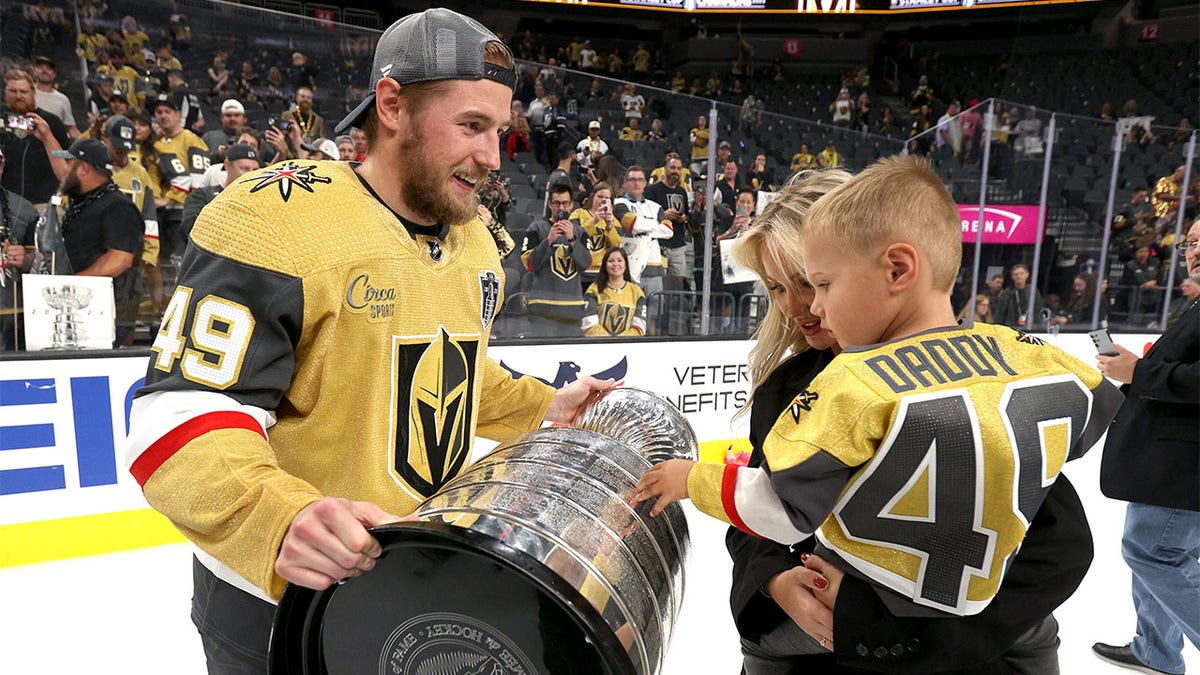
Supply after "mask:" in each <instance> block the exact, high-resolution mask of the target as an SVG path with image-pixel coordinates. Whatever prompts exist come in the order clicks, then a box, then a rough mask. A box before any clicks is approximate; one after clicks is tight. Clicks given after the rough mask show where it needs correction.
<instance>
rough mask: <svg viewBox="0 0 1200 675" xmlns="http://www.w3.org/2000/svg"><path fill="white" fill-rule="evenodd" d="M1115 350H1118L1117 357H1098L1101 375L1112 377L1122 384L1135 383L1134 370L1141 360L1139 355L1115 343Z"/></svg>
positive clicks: (1097, 361) (1101, 355)
mask: <svg viewBox="0 0 1200 675" xmlns="http://www.w3.org/2000/svg"><path fill="white" fill-rule="evenodd" d="M1113 349H1116V350H1117V355H1116V356H1105V355H1103V354H1100V355H1098V356H1096V367H1097V368H1098V369H1099V370H1100V374H1101V375H1104V376H1105V377H1111V378H1112V379H1114V380H1116V381H1117V382H1120V383H1121V384H1129V383H1130V382H1133V369H1134V367H1135V366H1137V362H1138V360H1139V359H1138V357H1137V355H1136V354H1134V353H1133V352H1131V351H1129V350H1128V349H1125V348H1124V347H1122V346H1121V345H1119V344H1115V343H1114V344H1113Z"/></svg>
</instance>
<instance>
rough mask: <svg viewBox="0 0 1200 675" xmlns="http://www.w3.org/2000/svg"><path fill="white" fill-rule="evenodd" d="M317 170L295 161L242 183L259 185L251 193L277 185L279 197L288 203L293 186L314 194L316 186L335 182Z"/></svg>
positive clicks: (258, 173) (311, 165)
mask: <svg viewBox="0 0 1200 675" xmlns="http://www.w3.org/2000/svg"><path fill="white" fill-rule="evenodd" d="M317 168H318V167H317V165H316V164H309V165H300V164H297V163H295V162H294V161H287V162H283V163H282V164H276V165H275V166H272V167H271V168H269V169H263V170H262V171H259V172H255V173H254V174H252V175H250V176H248V177H246V178H244V179H243V180H242V182H243V183H257V185H255V186H254V187H252V188H250V192H258V191H259V190H262V189H264V188H266V187H268V186H270V185H276V186H278V187H279V196H280V197H283V201H285V202H286V201H287V200H288V199H290V198H291V196H292V187H293V186H294V187H298V188H300V189H302V190H305V191H306V192H312V191H313V186H314V185H318V184H327V183H332V182H333V179H332V178H330V177H329V176H321V175H319V174H316V173H314V172H315V171H316V170H317Z"/></svg>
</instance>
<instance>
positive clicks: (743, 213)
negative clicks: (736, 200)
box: [735, 206, 750, 217]
mask: <svg viewBox="0 0 1200 675" xmlns="http://www.w3.org/2000/svg"><path fill="white" fill-rule="evenodd" d="M735 215H737V216H739V217H740V216H748V215H750V211H748V210H747V209H746V207H744V206H739V207H737V213H736V214H735Z"/></svg>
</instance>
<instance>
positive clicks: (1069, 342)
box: [0, 334, 1157, 567]
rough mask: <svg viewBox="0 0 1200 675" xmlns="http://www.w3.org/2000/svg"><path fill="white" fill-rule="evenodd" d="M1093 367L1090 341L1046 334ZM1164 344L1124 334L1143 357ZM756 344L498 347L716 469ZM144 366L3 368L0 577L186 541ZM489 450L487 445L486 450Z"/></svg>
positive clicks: (734, 434)
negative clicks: (170, 510) (668, 437)
mask: <svg viewBox="0 0 1200 675" xmlns="http://www.w3.org/2000/svg"><path fill="white" fill-rule="evenodd" d="M1043 337H1045V339H1047V340H1048V341H1050V342H1052V343H1053V344H1057V345H1058V346H1060V347H1062V348H1064V349H1066V350H1067V351H1068V352H1070V353H1072V354H1074V355H1075V356H1076V357H1078V358H1081V359H1083V360H1084V361H1085V362H1087V363H1093V362H1094V360H1095V350H1094V348H1093V347H1092V344H1091V340H1090V339H1089V338H1088V336H1087V335H1082V334H1080V335H1058V336H1043ZM1155 337H1157V336H1153V335H1150V336H1147V335H1116V336H1114V338H1113V339H1114V341H1116V342H1118V343H1120V344H1122V345H1123V346H1125V347H1127V348H1129V349H1130V350H1132V351H1133V352H1135V353H1138V354H1141V353H1143V352H1144V351H1145V349H1146V347H1147V346H1148V345H1149V344H1150V343H1151V342H1152V341H1153V340H1154V339H1155ZM751 345H752V343H751V342H748V341H719V342H718V341H714V342H676V343H668V342H647V343H638V342H596V343H573V344H564V345H528V346H504V347H494V348H492V349H490V350H489V356H491V357H492V358H493V359H494V360H496V361H497V362H499V363H500V364H501V365H503V366H504V367H505V368H507V369H509V370H510V371H512V372H514V373H521V374H525V375H531V376H533V377H537V378H539V379H541V380H543V381H545V382H548V383H550V384H553V385H556V386H562V385H564V384H568V383H570V382H573V381H575V380H576V379H578V378H579V377H582V376H585V375H593V376H596V377H600V378H608V377H612V378H613V379H615V380H617V381H618V382H620V383H622V384H625V385H627V386H632V387H639V388H643V389H648V390H650V391H653V392H655V393H657V394H659V395H660V396H663V397H664V398H666V399H667V400H669V401H670V402H671V403H673V404H674V405H676V406H677V407H678V408H679V409H680V410H681V411H682V412H683V413H684V414H685V415H686V416H687V418H688V420H689V421H690V422H691V424H692V426H693V427H694V428H695V430H696V435H697V437H698V438H699V440H700V441H701V454H702V456H703V458H704V459H705V460H707V461H724V459H725V458H726V455H727V453H728V452H729V450H730V448H731V446H732V447H733V450H734V451H735V452H736V451H740V450H744V449H746V444H745V440H744V438H743V437H744V436H745V433H746V432H745V429H746V427H747V420H746V419H745V418H741V419H739V421H738V423H734V422H733V421H732V418H733V415H734V414H735V413H736V412H737V411H738V410H739V409H740V408H741V407H742V406H743V405H744V404H745V401H746V398H747V396H748V390H749V370H748V369H747V367H746V357H747V354H748V353H749V349H750V347H751ZM146 358H147V357H146V356H144V355H137V356H129V357H114V358H80V359H52V360H20V361H18V360H6V361H4V362H0V567H10V566H13V565H20V564H25V563H31V562H40V561H45V560H54V559H60V558H69V557H76V556H80V555H92V554H96V553H105V552H111V551H119V550H128V549H133V548H140V547H144V546H153V545H157V544H163V543H168V542H176V541H181V540H182V537H181V535H179V534H178V532H176V531H175V529H174V528H173V527H172V526H171V525H170V524H169V523H167V521H166V520H165V519H164V518H162V517H161V516H159V515H158V514H156V513H155V512H154V511H152V510H150V509H149V508H148V507H147V505H146V502H145V500H144V499H143V497H142V493H141V490H140V488H139V487H138V485H137V483H136V481H134V479H133V477H132V476H131V475H130V474H129V472H128V471H126V470H125V464H124V459H123V454H124V447H123V446H124V443H125V438H126V436H127V433H128V418H129V417H128V416H129V409H130V406H131V404H132V400H133V393H134V391H136V390H137V388H138V387H139V386H141V382H142V379H143V377H144V376H145V368H146ZM488 447H490V444H487V443H480V444H479V449H480V451H483V450H485V449H486V448H488Z"/></svg>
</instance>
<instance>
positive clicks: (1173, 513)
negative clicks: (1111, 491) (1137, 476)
mask: <svg viewBox="0 0 1200 675" xmlns="http://www.w3.org/2000/svg"><path fill="white" fill-rule="evenodd" d="M1121 556H1122V557H1123V558H1125V562H1126V564H1128V565H1129V568H1130V569H1131V570H1132V571H1133V607H1134V609H1135V610H1136V611H1137V637H1135V638H1134V639H1133V643H1132V644H1131V645H1130V649H1131V650H1132V651H1133V655H1134V656H1136V657H1137V658H1138V660H1139V661H1141V662H1142V663H1144V664H1146V665H1148V666H1150V667H1151V668H1157V669H1158V670H1163V671H1166V672H1169V673H1182V672H1183V671H1184V667H1185V665H1184V662H1183V637H1184V636H1185V635H1186V636H1187V638H1188V640H1190V641H1191V642H1192V644H1193V645H1196V647H1197V648H1200V561H1198V559H1200V511H1185V510H1182V509H1171V508H1167V507H1164V506H1150V505H1148V504H1136V503H1130V504H1129V507H1128V509H1127V510H1126V511H1125V534H1124V536H1123V537H1122V539H1121Z"/></svg>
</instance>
